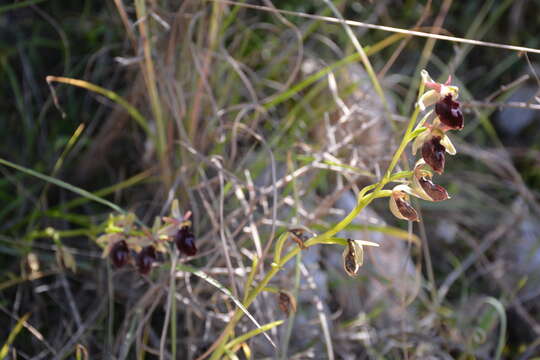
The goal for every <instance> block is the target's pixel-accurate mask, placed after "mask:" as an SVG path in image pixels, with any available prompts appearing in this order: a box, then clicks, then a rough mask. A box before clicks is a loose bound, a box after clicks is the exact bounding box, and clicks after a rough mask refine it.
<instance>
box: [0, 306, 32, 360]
mask: <svg viewBox="0 0 540 360" xmlns="http://www.w3.org/2000/svg"><path fill="white" fill-rule="evenodd" d="M29 316H30V313H26V314H24V316H23V317H21V318H20V319H19V321H17V324H16V325H15V327H14V328H13V330H11V332H10V333H9V336H8V338H7V340H6V342H5V343H4V345H3V346H2V349H0V359H6V358H7V355H8V351H9V346H10V345H11V344H12V343H13V341H15V338H16V337H17V335H18V334H19V332H20V331H21V330H22V327H23V325H24V323H25V322H26V319H28V317H29Z"/></svg>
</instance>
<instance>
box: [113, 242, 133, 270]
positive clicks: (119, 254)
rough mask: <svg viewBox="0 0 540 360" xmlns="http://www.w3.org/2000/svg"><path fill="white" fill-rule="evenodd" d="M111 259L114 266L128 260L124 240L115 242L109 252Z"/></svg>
mask: <svg viewBox="0 0 540 360" xmlns="http://www.w3.org/2000/svg"><path fill="white" fill-rule="evenodd" d="M110 257H111V261H112V263H113V265H114V266H116V267H117V268H121V267H122V266H124V265H126V264H127V263H128V261H129V249H128V246H127V244H126V242H125V240H120V241H118V242H116V243H115V244H114V245H113V246H112V248H111V252H110Z"/></svg>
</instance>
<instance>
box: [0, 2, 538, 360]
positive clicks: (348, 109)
mask: <svg viewBox="0 0 540 360" xmlns="http://www.w3.org/2000/svg"><path fill="white" fill-rule="evenodd" d="M333 4H334V5H335V6H336V7H337V9H338V10H339V12H340V13H341V14H342V15H343V17H344V18H346V19H349V20H354V21H360V22H365V23H370V24H378V25H385V26H389V27H393V28H399V29H408V30H418V31H423V32H429V33H440V34H443V35H450V36H454V37H457V38H467V39H475V40H480V41H484V42H492V43H498V44H507V45H517V46H524V47H528V48H533V49H538V48H540V44H539V42H540V38H539V37H538V34H540V17H539V16H538V14H539V13H540V1H538V0H513V1H509V0H506V1H505V0H501V1H495V0H488V1H467V2H465V1H452V0H445V1H433V2H432V1H407V0H403V1H398V0H379V1H363V0H336V1H333ZM246 5H256V6H255V7H249V6H246ZM272 9H281V10H287V11H289V13H278V12H275V11H273V10H272ZM306 14H311V15H321V16H326V17H333V18H335V14H334V13H333V12H332V10H331V8H330V7H329V6H328V4H327V2H325V1H323V0H321V1H305V0H274V1H270V0H261V1H238V2H229V1H199V0H185V1H180V0H178V1H173V0H135V1H131V0H123V1H122V0H109V1H90V0H81V1H59V0H29V1H4V2H2V4H1V5H0V69H1V70H0V124H1V132H0V158H1V159H3V160H4V161H3V162H2V165H0V201H1V202H0V204H1V206H0V269H1V270H2V271H1V274H0V319H1V320H0V321H1V323H2V324H3V326H2V327H1V328H0V346H2V348H1V349H0V356H2V355H5V356H7V358H13V359H15V358H17V359H52V358H55V359H56V358H58V359H66V358H70V359H71V358H76V357H78V358H84V356H86V355H85V354H88V356H89V358H91V359H93V358H96V359H97V358H115V359H125V358H133V359H143V358H159V356H160V354H161V356H163V357H165V358H170V357H171V352H170V351H171V350H170V349H171V347H172V344H171V338H170V336H167V337H164V336H163V331H162V330H163V328H164V324H165V323H166V320H167V319H166V313H167V303H168V302H169V301H168V300H167V296H168V294H169V290H170V288H169V287H168V286H169V274H170V270H169V269H168V268H167V266H166V264H167V260H166V259H164V262H163V263H162V265H161V266H157V267H156V268H155V269H154V270H153V272H152V274H151V275H150V276H147V277H143V276H140V275H138V274H137V273H136V272H135V271H133V269H122V270H115V269H114V268H112V266H111V265H110V264H109V262H108V261H106V259H102V257H101V252H102V249H101V248H100V247H99V246H98V245H97V244H96V241H95V240H96V238H97V237H98V236H99V235H100V234H102V233H103V231H104V226H105V222H106V220H107V218H108V216H109V215H110V214H113V215H117V212H115V211H113V210H111V208H109V207H107V206H104V205H103V204H100V203H97V202H95V201H93V200H92V199H91V197H89V196H88V194H86V193H84V192H82V191H80V189H84V190H87V191H89V192H91V193H93V194H94V195H96V196H99V197H100V198H103V199H106V200H108V201H109V202H111V203H113V204H116V205H117V206H120V207H121V208H123V209H126V210H128V211H131V212H134V213H135V214H136V215H137V217H138V218H139V219H140V220H141V221H142V222H143V223H145V224H147V226H149V227H151V226H152V223H153V221H154V218H155V217H156V216H164V215H168V214H169V208H170V205H171V202H172V200H173V199H174V198H178V199H179V201H180V207H181V209H182V210H183V211H187V210H191V211H192V212H193V223H194V229H195V233H196V236H197V244H198V247H199V253H198V255H197V256H195V257H191V258H181V259H180V261H181V262H182V263H186V264H189V265H191V266H192V267H195V268H198V269H201V270H202V271H204V272H205V273H207V274H209V275H211V276H212V277H213V278H215V279H217V280H218V281H219V282H220V284H222V286H224V287H227V288H229V289H231V291H232V293H233V294H234V295H235V296H239V297H240V298H241V295H242V294H243V291H244V290H242V289H243V284H245V283H246V278H247V274H248V273H249V269H250V266H251V264H252V261H253V259H254V258H256V257H257V256H260V255H261V254H262V251H263V250H264V248H265V246H266V244H268V241H269V239H271V238H273V237H275V236H276V235H277V234H279V233H281V232H282V231H284V230H285V229H287V228H290V227H294V226H303V227H306V228H308V229H311V230H312V231H315V232H319V231H321V230H322V229H325V228H327V227H328V226H329V225H330V224H332V223H334V222H336V221H338V220H339V219H341V218H342V217H343V216H344V215H345V214H346V211H348V210H350V204H351V201H353V202H354V198H355V193H357V192H358V189H359V188H361V187H362V186H363V185H366V184H370V183H373V182H375V181H376V180H377V178H378V176H379V175H380V174H381V172H383V171H384V169H385V167H386V165H387V164H388V160H389V159H390V157H391V156H392V154H393V151H394V150H395V147H396V141H398V140H399V139H400V135H401V134H402V133H403V129H404V126H405V124H406V123H405V121H404V119H407V118H408V116H409V115H410V113H411V111H412V109H413V106H414V102H415V97H416V95H417V89H418V82H419V71H420V70H421V69H422V68H426V69H428V70H429V71H430V73H431V75H432V76H433V77H434V78H436V79H438V80H439V81H444V80H446V78H447V76H448V75H452V78H453V83H455V84H456V85H457V86H459V87H460V90H461V95H460V100H461V102H462V106H463V109H464V112H465V119H466V120H465V121H466V125H465V129H464V130H463V131H461V132H460V133H459V134H455V135H454V137H453V140H454V143H455V145H456V147H457V149H458V154H457V155H456V156H455V157H452V158H448V159H447V171H446V172H445V174H444V175H443V176H441V177H440V178H438V179H437V181H438V182H439V183H441V184H442V185H444V186H445V187H446V188H447V189H448V191H449V193H450V194H451V196H452V199H451V200H449V201H446V202H444V203H441V204H439V203H436V204H425V203H422V204H416V206H419V207H420V206H421V207H422V214H423V216H422V217H423V222H422V223H421V224H420V225H419V226H416V225H415V226H414V227H411V225H410V224H409V225H408V224H406V223H404V222H402V221H399V220H397V219H394V218H392V217H391V214H390V212H389V211H388V208H387V202H386V201H382V200H381V201H379V202H375V203H374V205H373V206H371V207H370V208H369V209H368V210H369V211H367V212H366V214H363V215H362V217H361V218H360V219H359V221H358V223H356V224H355V225H354V226H351V227H350V228H349V229H347V231H348V232H347V235H348V236H351V237H353V238H365V239H367V240H371V241H376V242H380V243H381V247H380V248H378V249H375V250H372V249H371V250H369V251H367V250H366V251H367V255H366V259H365V265H364V268H362V269H361V273H362V274H361V276H359V277H358V278H354V279H351V278H348V277H347V276H346V274H345V273H344V271H343V270H342V268H341V267H340V266H341V265H340V261H341V260H340V259H341V251H342V249H339V248H338V247H330V246H329V247H325V248H324V249H309V251H306V252H305V254H304V253H303V254H302V256H299V257H297V258H296V261H295V264H292V265H291V267H290V268H286V269H283V271H282V272H281V273H280V274H281V275H280V276H278V279H276V281H274V283H273V284H272V286H273V288H284V289H288V290H290V291H291V293H293V294H294V296H295V297H296V298H297V301H298V306H297V312H296V313H295V314H293V315H291V316H290V317H288V319H287V321H286V322H285V323H284V324H282V325H280V326H279V327H276V328H273V329H272V330H271V331H269V332H268V335H269V336H270V337H271V338H272V339H273V340H274V342H275V343H276V346H277V350H276V349H274V348H273V347H272V346H271V345H270V343H269V342H268V341H267V339H265V338H264V337H263V336H261V335H259V336H254V337H252V338H250V339H247V340H245V341H244V342H242V343H241V345H239V346H238V347H236V348H234V349H233V350H231V351H230V352H229V354H228V356H229V357H230V358H252V359H262V358H274V357H278V358H282V359H292V358H297V359H327V358H331V359H333V358H335V359H368V358H369V359H371V358H386V359H453V358H455V359H493V358H507V359H530V358H533V357H534V356H540V355H539V354H540V307H539V306H538V303H539V302H538V300H539V298H540V291H539V289H540V273H539V271H538V269H539V268H540V222H539V219H540V205H539V200H540V192H539V191H540V122H539V119H540V115H539V114H540V112H538V110H539V109H540V93H539V89H540V80H539V78H538V74H539V73H540V61H539V60H540V57H539V54H538V53H532V52H529V53H527V52H523V51H522V52H517V51H512V50H508V49H504V48H500V47H499V48H498V47H492V46H488V45H471V44H467V43H461V42H458V41H443V40H437V39H430V38H424V37H417V36H411V35H407V34H396V33H393V32H388V31H382V30H374V29H367V28H365V27H361V26H353V27H352V28H353V31H354V34H355V36H356V37H357V38H358V40H359V42H360V43H361V44H362V46H363V47H364V50H365V51H366V53H367V54H368V56H369V60H370V62H371V64H372V66H373V68H374V69H375V72H376V73H377V75H378V78H379V81H380V82H381V84H382V86H383V89H384V97H385V98H386V101H387V103H388V109H385V108H384V106H383V102H382V99H381V97H380V95H378V94H377V93H376V91H375V90H374V88H373V86H372V84H371V82H370V80H369V77H368V76H367V75H366V73H365V71H364V68H363V66H362V64H361V62H360V61H359V57H358V56H357V55H356V51H355V48H354V47H353V45H352V42H351V39H350V38H349V37H348V35H347V33H346V31H345V29H344V27H343V26H342V25H341V24H339V23H335V22H331V21H326V20H324V19H322V18H313V17H306V16H303V15H306ZM47 76H60V77H65V78H71V79H78V80H83V81H84V82H79V83H71V84H67V83H66V82H68V81H62V80H61V79H56V80H59V81H50V83H47V81H46V77H47ZM53 80H54V79H53ZM92 84H93V85H97V86H99V87H101V88H103V89H106V90H109V91H110V92H106V93H105V92H103V91H102V92H101V93H100V91H99V90H97V91H96V88H93V87H92ZM119 97H121V100H119ZM122 99H123V100H122ZM123 101H125V102H123ZM390 115H392V116H390ZM6 160H7V161H9V162H11V163H14V164H17V165H20V166H22V167H24V168H26V169H27V170H26V171H20V169H19V170H17V169H14V168H13V167H12V166H9V164H8V163H6V162H5V161H6ZM412 161H413V157H412V156H411V157H410V161H409V162H412ZM28 169H29V170H28ZM31 171H35V172H37V173H39V174H43V175H47V176H50V177H52V178H53V179H56V180H57V181H56V182H55V181H52V182H51V180H50V179H49V181H44V180H43V178H42V179H39V178H37V177H36V176H33V175H35V173H34V174H32V173H31ZM65 184H71V185H73V186H75V187H76V188H75V191H69V190H68V189H66V188H65V186H64V187H62V185H65ZM58 185H60V186H58ZM351 199H352V200H351ZM414 234H415V235H414ZM343 236H345V235H343ZM414 239H419V242H421V243H422V244H423V245H422V246H420V245H418V243H415V241H413V240H414ZM266 260H268V259H266ZM266 266H267V267H268V266H269V262H268V261H267V264H266ZM257 279H258V278H256V279H255V281H257ZM270 290H271V289H270ZM174 294H175V298H176V301H177V305H178V306H177V314H176V318H177V327H178V329H177V337H176V340H175V341H174V342H175V344H174V345H175V346H176V347H177V349H178V350H177V352H178V354H181V355H178V356H177V358H179V359H180V358H182V359H184V358H185V359H196V358H198V357H200V356H202V355H204V353H205V352H206V351H207V350H208V348H209V347H210V346H211V345H212V343H213V342H214V341H215V340H216V339H217V338H218V337H219V335H220V334H221V331H223V329H224V327H225V326H226V324H227V322H228V320H229V318H228V317H229V316H230V313H231V311H232V310H234V308H235V305H234V303H233V302H232V301H231V298H230V296H228V295H224V294H223V293H221V292H219V291H218V290H217V289H216V288H215V287H214V286H212V285H209V284H207V283H205V282H203V281H201V280H200V279H198V278H196V277H194V276H191V275H190V274H189V273H187V272H186V273H182V274H178V283H177V285H176V289H175V293H174ZM250 311H251V312H252V314H253V316H254V317H255V318H256V319H257V320H258V321H259V323H261V324H266V323H270V322H272V321H275V320H276V319H285V315H284V314H282V313H281V312H280V311H279V307H278V306H277V303H276V301H275V294H273V293H272V291H269V292H268V293H267V294H265V295H264V296H263V297H262V298H261V299H259V300H257V302H255V304H253V305H252V306H251V307H250ZM253 329H254V326H253V324H252V323H251V322H249V321H248V320H245V319H244V321H243V322H241V324H239V326H238V327H237V329H236V335H241V334H245V333H248V332H249V331H251V330H253ZM163 344H165V346H163Z"/></svg>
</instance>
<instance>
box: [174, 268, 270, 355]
mask: <svg viewBox="0 0 540 360" xmlns="http://www.w3.org/2000/svg"><path fill="white" fill-rule="evenodd" d="M176 268H177V270H180V271H187V272H190V273H192V274H193V275H196V276H198V277H200V278H201V279H203V280H204V281H206V282H207V283H209V284H210V285H212V286H215V287H216V288H217V289H218V290H219V291H221V292H222V293H224V294H225V295H227V296H228V297H229V298H230V299H231V300H232V301H233V302H234V303H235V304H236V306H238V308H240V310H242V312H243V313H244V314H245V315H246V316H247V317H248V318H249V319H250V320H251V321H252V322H253V324H255V326H257V328H258V329H261V328H262V327H261V325H260V324H259V322H258V321H257V320H256V319H255V318H254V317H253V315H251V313H250V312H249V310H248V309H246V307H245V306H244V305H242V302H241V301H240V300H239V299H237V298H236V297H235V296H234V295H233V294H232V293H231V291H230V290H229V289H227V288H226V287H225V286H223V285H222V284H221V283H220V282H219V281H217V280H216V279H214V278H213V277H211V276H209V275H207V274H205V273H204V272H202V271H200V270H197V269H195V268H192V267H190V266H187V265H178V266H177V267H176ZM262 334H263V335H264V337H265V338H266V339H267V340H268V341H269V342H270V344H272V346H273V347H274V349H277V346H276V344H275V343H274V341H272V339H271V338H270V336H268V335H267V334H266V333H265V332H262Z"/></svg>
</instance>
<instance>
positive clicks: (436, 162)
mask: <svg viewBox="0 0 540 360" xmlns="http://www.w3.org/2000/svg"><path fill="white" fill-rule="evenodd" d="M444 151H445V147H444V146H443V145H441V137H440V136H433V137H432V138H431V139H430V140H428V141H426V142H425V143H424V144H423V145H422V157H423V158H424V161H425V162H426V163H427V164H428V165H429V166H431V168H432V169H433V171H435V172H436V173H438V174H442V173H443V171H444Z"/></svg>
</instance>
